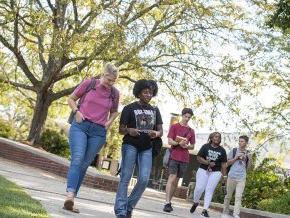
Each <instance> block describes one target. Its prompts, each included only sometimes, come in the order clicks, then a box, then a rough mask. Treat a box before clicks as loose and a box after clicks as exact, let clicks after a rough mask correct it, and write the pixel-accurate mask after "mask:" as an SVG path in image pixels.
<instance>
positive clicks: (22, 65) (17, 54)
mask: <svg viewBox="0 0 290 218" xmlns="http://www.w3.org/2000/svg"><path fill="white" fill-rule="evenodd" d="M0 42H1V43H2V44H3V45H4V46H5V47H6V48H8V49H9V50H10V51H11V52H13V54H14V55H15V57H16V59H17V62H18V63H17V65H18V66H19V67H20V68H21V69H22V70H23V72H24V74H25V75H26V76H27V78H28V79H29V80H30V82H31V83H32V84H33V85H34V86H38V80H37V79H36V78H35V77H34V75H33V74H32V73H31V71H30V70H29V68H28V66H27V64H26V62H25V60H24V58H23V56H22V55H21V53H20V51H17V50H16V49H15V48H14V47H13V46H12V45H10V44H9V42H8V41H7V40H6V39H5V38H4V37H3V36H2V35H0Z"/></svg>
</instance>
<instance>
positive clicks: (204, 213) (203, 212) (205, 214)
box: [201, 210, 209, 217]
mask: <svg viewBox="0 0 290 218" xmlns="http://www.w3.org/2000/svg"><path fill="white" fill-rule="evenodd" d="M201 216H203V217H209V215H208V212H207V210H203V211H202V213H201Z"/></svg>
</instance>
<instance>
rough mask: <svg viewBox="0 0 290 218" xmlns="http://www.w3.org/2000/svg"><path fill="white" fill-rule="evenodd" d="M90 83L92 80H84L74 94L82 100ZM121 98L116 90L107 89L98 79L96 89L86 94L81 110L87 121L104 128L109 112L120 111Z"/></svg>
mask: <svg viewBox="0 0 290 218" xmlns="http://www.w3.org/2000/svg"><path fill="white" fill-rule="evenodd" d="M90 82H91V79H86V80H84V81H83V82H82V83H81V84H80V85H79V86H78V87H77V88H76V89H75V90H74V92H73V94H74V95H75V96H77V97H79V98H81V97H82V96H83V95H84V94H85V92H86V89H87V87H88V86H89V85H90ZM119 98H120V94H119V91H118V90H117V89H116V88H112V89H107V88H106V87H104V86H103V85H101V83H100V80H98V79H97V80H96V86H95V89H92V90H90V91H89V92H88V93H87V94H86V96H85V98H84V100H83V101H82V103H81V106H80V109H79V110H80V112H81V113H82V114H83V115H84V117H85V118H86V119H88V120H90V121H92V122H94V123H97V124H100V125H102V126H104V125H105V123H106V122H107V121H108V117H109V112H110V113H113V112H116V111H118V106H119Z"/></svg>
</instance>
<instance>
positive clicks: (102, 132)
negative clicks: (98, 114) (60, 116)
mask: <svg viewBox="0 0 290 218" xmlns="http://www.w3.org/2000/svg"><path fill="white" fill-rule="evenodd" d="M106 133H107V131H106V129H105V128H104V127H103V126H100V125H98V124H96V123H92V122H89V121H86V120H84V121H82V122H81V123H77V122H76V121H75V120H74V121H73V122H72V125H71V127H70V131H69V145H70V152H71V163H70V167H69V170H68V175H67V189H66V190H67V192H74V193H75V194H77V193H78V191H79V188H80V186H81V184H82V181H83V179H84V177H85V174H86V171H87V169H88V167H89V166H90V164H91V163H92V161H93V160H94V158H95V157H96V154H97V153H98V152H99V151H100V150H101V148H102V147H103V145H104V144H105V142H106Z"/></svg>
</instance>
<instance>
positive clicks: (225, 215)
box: [221, 213, 231, 218]
mask: <svg viewBox="0 0 290 218" xmlns="http://www.w3.org/2000/svg"><path fill="white" fill-rule="evenodd" d="M221 218H231V216H230V215H229V214H226V213H222V216H221Z"/></svg>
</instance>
